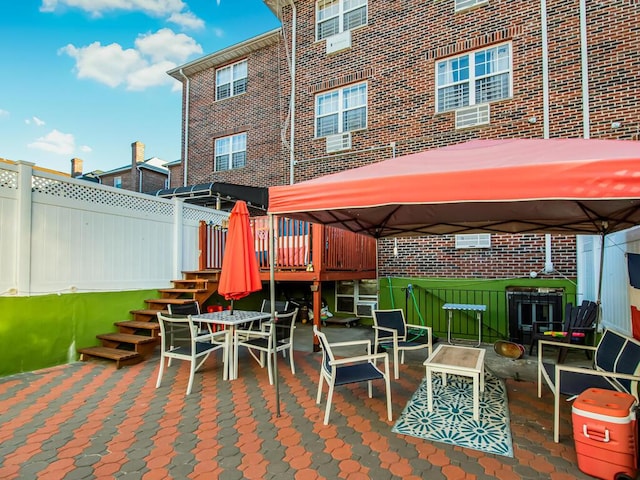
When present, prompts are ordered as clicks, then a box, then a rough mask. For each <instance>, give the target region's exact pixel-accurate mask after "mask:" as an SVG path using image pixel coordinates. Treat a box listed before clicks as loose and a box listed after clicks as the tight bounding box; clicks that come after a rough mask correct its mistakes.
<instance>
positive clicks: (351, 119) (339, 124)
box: [315, 83, 367, 138]
mask: <svg viewBox="0 0 640 480" xmlns="http://www.w3.org/2000/svg"><path fill="white" fill-rule="evenodd" d="M315 120H316V137H317V138H318V137H326V136H329V135H335V134H337V133H344V132H351V131H353V130H362V129H364V128H367V84H366V83H359V84H357V85H349V86H348V87H345V88H341V89H339V90H332V91H331V92H326V93H321V94H319V95H316V119H315Z"/></svg>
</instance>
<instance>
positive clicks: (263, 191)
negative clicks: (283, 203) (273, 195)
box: [153, 182, 269, 210]
mask: <svg viewBox="0 0 640 480" xmlns="http://www.w3.org/2000/svg"><path fill="white" fill-rule="evenodd" d="M153 195H155V196H156V197H162V198H174V197H177V198H182V199H184V201H185V202H187V203H194V204H196V205H202V206H207V207H211V206H216V204H223V203H227V202H231V203H234V202H235V201H236V200H244V201H245V202H247V204H248V205H249V206H251V207H253V208H257V209H260V210H266V209H267V206H268V205H269V189H268V188H265V187H250V186H248V185H236V184H233V183H223V182H211V183H201V184H198V185H189V186H186V187H176V188H166V189H164V190H158V191H157V192H155V193H153ZM221 208H222V207H221Z"/></svg>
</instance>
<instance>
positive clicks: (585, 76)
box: [580, 0, 591, 138]
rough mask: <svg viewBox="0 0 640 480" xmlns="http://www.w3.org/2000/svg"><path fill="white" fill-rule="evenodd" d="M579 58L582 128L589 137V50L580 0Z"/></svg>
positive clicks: (582, 6)
mask: <svg viewBox="0 0 640 480" xmlns="http://www.w3.org/2000/svg"><path fill="white" fill-rule="evenodd" d="M580 59H581V70H582V123H583V126H582V128H583V129H584V138H590V137H591V125H590V120H589V51H588V46H587V4H586V0H580Z"/></svg>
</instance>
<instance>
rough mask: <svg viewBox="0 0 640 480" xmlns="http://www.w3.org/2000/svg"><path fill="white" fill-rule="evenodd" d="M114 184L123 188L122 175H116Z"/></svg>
mask: <svg viewBox="0 0 640 480" xmlns="http://www.w3.org/2000/svg"><path fill="white" fill-rule="evenodd" d="M113 186H114V187H116V188H122V177H114V179H113Z"/></svg>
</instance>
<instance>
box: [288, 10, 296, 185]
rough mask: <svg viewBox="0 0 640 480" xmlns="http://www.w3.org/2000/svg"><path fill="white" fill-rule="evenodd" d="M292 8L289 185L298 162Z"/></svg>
mask: <svg viewBox="0 0 640 480" xmlns="http://www.w3.org/2000/svg"><path fill="white" fill-rule="evenodd" d="M289 3H290V4H291V8H292V9H293V10H292V12H291V15H292V17H291V100H290V101H291V104H290V106H289V109H290V111H291V119H290V121H291V126H290V128H289V136H290V138H289V183H290V184H291V185H293V184H294V183H295V182H294V174H295V172H294V167H295V162H296V157H295V149H294V142H295V132H296V30H297V9H296V4H295V2H294V0H289Z"/></svg>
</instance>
